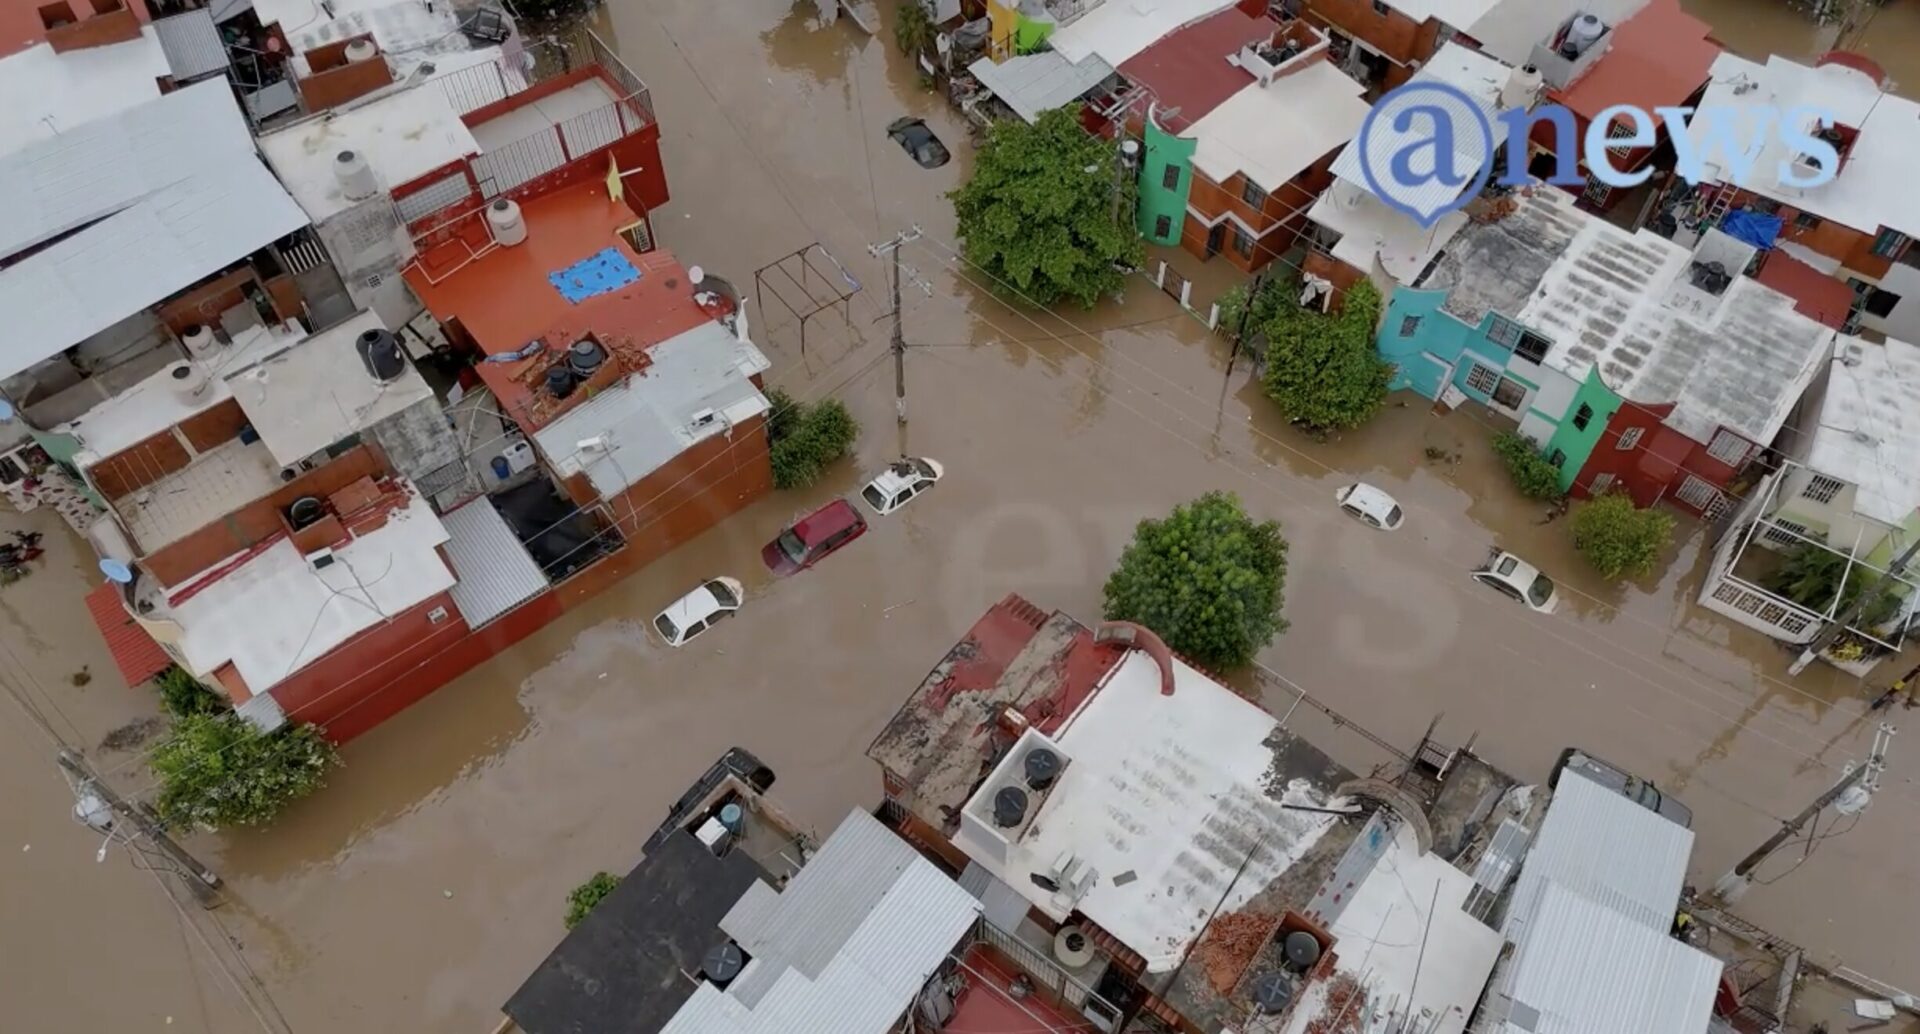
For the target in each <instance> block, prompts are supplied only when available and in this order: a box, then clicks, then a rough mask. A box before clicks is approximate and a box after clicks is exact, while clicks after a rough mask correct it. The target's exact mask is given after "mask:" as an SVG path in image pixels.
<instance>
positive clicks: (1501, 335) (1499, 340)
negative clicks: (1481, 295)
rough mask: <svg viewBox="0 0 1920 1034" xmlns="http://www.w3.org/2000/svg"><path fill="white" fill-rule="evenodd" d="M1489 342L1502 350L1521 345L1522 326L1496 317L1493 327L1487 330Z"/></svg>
mask: <svg viewBox="0 0 1920 1034" xmlns="http://www.w3.org/2000/svg"><path fill="white" fill-rule="evenodd" d="M1487 340H1488V341H1491V342H1493V343H1494V344H1496V345H1499V346H1500V347H1501V348H1512V347H1513V346H1514V345H1517V344H1519V343H1520V324H1518V323H1515V322H1513V321H1512V320H1510V319H1505V318H1503V317H1500V316H1495V317H1494V318H1493V325H1492V326H1489V327H1488V328H1487Z"/></svg>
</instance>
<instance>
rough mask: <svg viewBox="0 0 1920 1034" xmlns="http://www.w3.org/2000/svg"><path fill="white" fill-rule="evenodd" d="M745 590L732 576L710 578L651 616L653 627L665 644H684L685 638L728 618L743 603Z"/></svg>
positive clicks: (686, 640)
mask: <svg viewBox="0 0 1920 1034" xmlns="http://www.w3.org/2000/svg"><path fill="white" fill-rule="evenodd" d="M746 599H747V592H746V590H745V589H744V588H742V587H741V585H740V583H739V582H738V581H736V580H734V579H732V578H714V579H712V580H710V581H708V582H706V583H705V584H704V585H701V586H700V587H699V588H698V589H695V590H693V591H692V592H690V593H687V594H686V595H685V596H682V597H680V598H679V599H677V600H675V601H673V605H672V606H670V607H668V608H667V609H665V610H663V611H661V612H660V616H659V617H657V618H654V619H653V630H654V631H655V632H658V633H660V638H662V639H665V640H666V641H667V645H668V646H685V645H686V644H687V642H688V640H691V639H692V638H693V637H694V636H697V635H699V634H700V633H702V632H705V631H706V630H707V629H709V628H712V627H713V626H715V625H717V624H719V623H720V621H721V620H722V619H723V618H729V617H732V616H733V614H734V612H735V611H737V610H739V609H740V605H741V604H742V603H744V602H746Z"/></svg>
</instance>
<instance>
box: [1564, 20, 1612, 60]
mask: <svg viewBox="0 0 1920 1034" xmlns="http://www.w3.org/2000/svg"><path fill="white" fill-rule="evenodd" d="M1606 31H1607V23H1606V22H1603V21H1601V20H1600V19H1598V18H1596V17H1594V16H1593V15H1591V14H1579V15H1575V16H1574V18H1573V21H1572V22H1571V23H1570V24H1568V25H1567V38H1566V40H1565V41H1564V42H1562V43H1561V44H1560V53H1561V54H1563V55H1565V56H1567V57H1579V56H1580V55H1582V54H1584V53H1586V52H1587V48H1588V47H1591V46H1593V45H1594V44H1595V43H1597V42H1599V41H1600V37H1601V36H1603V35H1605V34H1606Z"/></svg>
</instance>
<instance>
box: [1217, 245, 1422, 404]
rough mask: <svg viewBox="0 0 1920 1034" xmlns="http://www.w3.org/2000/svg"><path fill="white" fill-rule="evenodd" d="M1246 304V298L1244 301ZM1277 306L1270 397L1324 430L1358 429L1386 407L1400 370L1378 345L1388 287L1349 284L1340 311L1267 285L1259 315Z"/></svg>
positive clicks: (1267, 329)
mask: <svg viewBox="0 0 1920 1034" xmlns="http://www.w3.org/2000/svg"><path fill="white" fill-rule="evenodd" d="M1242 304H1244V303H1242ZM1262 308H1267V309H1269V310H1270V312H1271V315H1270V316H1269V317H1268V319H1267V321H1266V323H1265V325H1264V326H1263V328H1262V329H1263V331H1264V333H1265V334H1266V337H1267V359H1266V362H1267V369H1266V373H1265V375H1264V378H1263V381H1264V385H1265V387H1266V390H1267V396H1268V397H1269V398H1271V399H1273V401H1274V402H1275V403H1276V404H1278V405H1279V407H1280V411H1281V412H1282V413H1284V414H1285V415H1286V417H1287V419H1288V420H1291V421H1293V422H1295V423H1298V424H1304V425H1306V426H1307V427H1309V428H1312V429H1314V430H1316V431H1318V430H1329V429H1331V430H1342V429H1346V428H1352V427H1358V426H1360V425H1361V424H1364V423H1366V422H1367V420H1368V419H1370V418H1371V417H1372V416H1373V415H1374V414H1375V413H1377V412H1379V411H1380V405H1381V403H1383V402H1385V401H1386V398H1387V382H1388V381H1390V380H1392V379H1393V368H1392V367H1391V366H1389V365H1388V364H1387V362H1386V361H1385V360H1383V359H1381V358H1380V352H1379V349H1378V348H1377V347H1376V346H1375V345H1374V326H1375V324H1376V323H1377V322H1378V321H1379V318H1380V292H1379V291H1377V290H1375V289H1374V287H1373V285H1372V284H1371V283H1368V282H1367V281H1364V280H1362V281H1360V282H1359V283H1356V284H1354V285H1353V286H1352V287H1351V288H1349V289H1348V290H1347V296H1346V301H1345V302H1344V303H1343V304H1342V306H1341V308H1340V311H1339V312H1336V313H1323V312H1318V311H1316V310H1313V309H1306V308H1302V307H1301V306H1300V304H1299V301H1298V292H1297V291H1296V290H1294V289H1293V288H1287V289H1283V290H1279V291H1270V290H1263V291H1262V292H1261V297H1260V298H1259V299H1256V300H1255V310H1254V314H1255V315H1256V316H1258V315H1259V314H1260V311H1261V309H1262Z"/></svg>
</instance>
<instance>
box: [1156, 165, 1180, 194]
mask: <svg viewBox="0 0 1920 1034" xmlns="http://www.w3.org/2000/svg"><path fill="white" fill-rule="evenodd" d="M1160 185H1161V186H1163V187H1165V188H1167V189H1168V190H1179V189H1180V166H1178V165H1169V166H1167V167H1166V168H1164V169H1162V170H1160Z"/></svg>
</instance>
